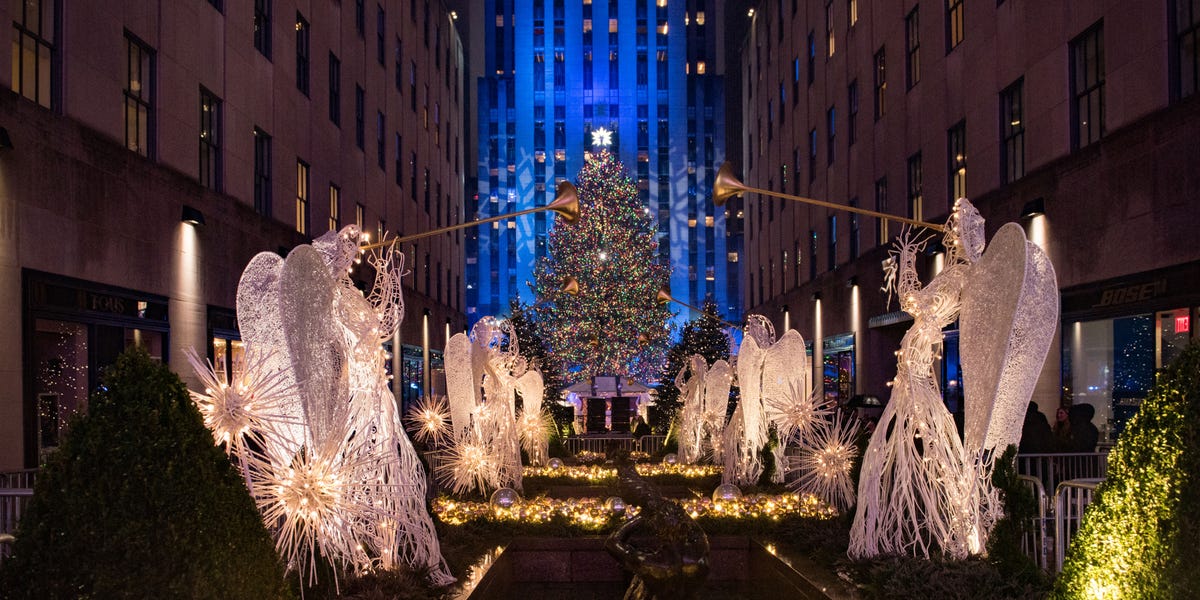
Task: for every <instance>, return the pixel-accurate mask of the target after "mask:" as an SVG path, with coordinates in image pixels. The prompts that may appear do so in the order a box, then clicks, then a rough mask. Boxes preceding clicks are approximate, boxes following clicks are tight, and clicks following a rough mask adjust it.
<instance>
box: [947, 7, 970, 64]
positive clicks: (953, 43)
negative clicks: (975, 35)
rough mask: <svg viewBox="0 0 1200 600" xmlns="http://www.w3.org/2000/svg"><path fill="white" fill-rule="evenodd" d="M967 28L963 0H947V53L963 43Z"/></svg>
mask: <svg viewBox="0 0 1200 600" xmlns="http://www.w3.org/2000/svg"><path fill="white" fill-rule="evenodd" d="M965 28H966V18H965V12H964V8H963V0H946V54H949V53H950V51H951V50H954V49H955V48H957V47H958V45H959V44H961V43H962V41H963V37H964V36H965V34H966V31H965Z"/></svg>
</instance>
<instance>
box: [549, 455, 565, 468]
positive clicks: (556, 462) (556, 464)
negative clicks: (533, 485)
mask: <svg viewBox="0 0 1200 600" xmlns="http://www.w3.org/2000/svg"><path fill="white" fill-rule="evenodd" d="M546 466H548V467H550V468H551V469H555V470H557V469H561V468H562V466H563V464H562V459H559V458H552V459H550V462H548V463H546Z"/></svg>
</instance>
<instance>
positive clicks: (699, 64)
mask: <svg viewBox="0 0 1200 600" xmlns="http://www.w3.org/2000/svg"><path fill="white" fill-rule="evenodd" d="M704 71H705V63H704V61H702V60H701V61H698V62H697V63H696V73H697V74H699V75H703V74H704Z"/></svg>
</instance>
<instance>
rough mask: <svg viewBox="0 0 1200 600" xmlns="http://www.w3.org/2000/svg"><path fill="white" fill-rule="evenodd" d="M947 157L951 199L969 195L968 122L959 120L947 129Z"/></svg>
mask: <svg viewBox="0 0 1200 600" xmlns="http://www.w3.org/2000/svg"><path fill="white" fill-rule="evenodd" d="M946 147H947V151H946V157H947V158H948V159H949V162H950V165H949V166H950V168H949V174H950V177H949V179H950V181H949V186H948V187H949V191H950V194H949V196H950V198H949V201H950V203H951V205H953V203H954V201H955V200H957V199H959V198H964V197H966V195H967V122H966V121H959V122H958V123H957V124H955V125H954V126H953V127H951V128H950V129H949V130H947V131H946Z"/></svg>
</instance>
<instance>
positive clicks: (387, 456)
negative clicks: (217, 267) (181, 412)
mask: <svg viewBox="0 0 1200 600" xmlns="http://www.w3.org/2000/svg"><path fill="white" fill-rule="evenodd" d="M360 239H362V236H361V234H360V232H359V230H358V228H357V226H353V225H352V226H349V227H346V228H344V229H343V230H342V231H340V232H329V233H327V234H325V235H323V236H321V237H320V238H318V239H317V240H315V241H314V242H313V243H312V245H311V246H310V245H302V246H298V247H297V248H295V249H294V250H292V252H291V253H290V254H289V255H288V257H287V259H286V260H283V259H280V258H279V257H278V256H276V255H274V254H270V253H262V254H259V255H258V256H255V257H254V259H252V260H251V261H250V264H249V265H248V266H247V267H246V270H245V272H243V274H242V279H241V281H240V283H239V286H238V294H237V297H238V324H239V327H240V329H241V331H242V334H243V339H244V340H245V341H246V346H247V357H248V362H247V364H246V366H245V368H244V369H243V374H242V376H241V377H240V379H239V380H238V381H240V382H241V383H238V381H235V382H234V385H233V386H232V387H233V389H234V390H235V391H236V390H239V389H246V390H247V394H249V395H250V396H253V397H254V398H256V399H258V400H255V401H254V402H250V403H246V402H245V401H244V396H245V395H244V394H242V393H241V392H237V393H238V396H237V397H235V396H234V395H232V394H224V395H220V397H219V398H218V397H217V396H214V394H213V393H209V392H206V393H205V394H202V395H197V402H198V403H200V404H201V407H202V410H204V408H205V407H206V406H207V407H208V409H209V412H210V413H211V414H213V415H214V416H213V418H212V419H211V421H212V422H213V423H216V424H217V425H218V427H219V430H217V429H214V435H217V436H219V437H224V436H225V435H229V437H230V438H231V439H236V436H238V435H241V436H244V437H245V438H247V439H250V440H254V442H255V443H253V444H251V443H244V444H237V445H235V448H234V449H235V451H237V459H238V460H237V462H238V464H239V466H240V467H241V468H242V470H243V474H244V475H245V477H246V479H247V482H248V486H249V489H250V492H251V495H252V496H253V497H254V499H255V502H256V503H257V504H258V506H259V510H260V511H261V512H262V513H263V517H264V521H265V522H266V524H267V526H268V528H269V529H270V530H271V531H272V532H273V533H274V536H275V540H276V547H277V549H278V550H279V552H280V555H281V556H282V557H283V558H284V560H285V562H286V564H287V566H288V568H289V569H290V570H294V571H296V572H298V573H300V574H301V577H304V576H305V575H306V574H307V576H308V578H309V580H310V581H315V579H316V573H315V569H314V565H315V563H316V561H317V557H318V555H321V556H323V557H324V558H326V559H328V560H329V561H331V562H333V563H335V564H340V565H342V566H343V567H345V568H347V569H350V570H353V571H356V572H363V571H367V570H371V569H374V568H393V567H396V566H399V565H401V564H404V565H407V566H409V567H412V568H415V569H418V570H422V571H425V572H427V573H428V574H429V577H430V580H431V582H432V583H434V584H437V585H443V584H447V583H450V582H452V581H453V577H451V576H450V573H449V570H448V569H447V568H446V564H445V562H444V561H443V560H442V556H441V551H440V549H439V546H438V540H437V534H436V531H435V530H434V528H433V521H432V519H431V517H430V515H429V513H428V511H427V510H426V507H425V475H424V473H423V470H422V467H421V463H420V461H419V460H418V458H417V456H416V451H415V450H414V449H413V447H412V444H411V443H410V442H409V440H408V437H407V436H406V435H405V434H404V431H403V427H402V425H401V420H400V415H399V414H398V411H397V410H396V400H395V397H394V396H393V395H392V393H391V391H390V388H389V384H388V381H389V379H390V377H389V376H388V374H387V372H386V370H385V368H384V365H385V364H386V362H387V358H388V357H389V355H388V353H387V352H386V351H385V350H384V348H383V342H384V341H385V340H388V339H390V338H391V337H392V336H393V335H394V333H395V330H396V327H397V326H398V325H399V323H400V321H401V319H402V318H403V314H404V307H403V299H402V297H401V293H400V277H401V276H402V275H403V274H404V270H403V255H401V254H394V253H392V252H390V251H384V250H378V249H377V250H376V251H374V252H372V253H371V254H370V255H369V256H367V257H366V259H367V260H368V262H369V263H370V265H371V266H372V267H373V269H374V271H375V282H374V285H373V286H372V288H371V292H370V294H369V295H368V296H364V295H363V294H362V292H360V291H359V290H358V289H357V288H356V287H355V286H354V283H353V282H352V281H351V280H350V278H349V276H348V273H349V271H350V269H351V265H353V264H355V263H356V262H359V261H361V260H362V257H360V256H359V241H360ZM255 353H258V354H255ZM198 362H199V361H198V359H197V360H196V361H195V363H194V364H196V363H198ZM197 366H198V367H204V368H201V369H198V371H199V372H200V373H201V378H202V379H205V384H206V386H207V388H208V389H210V390H213V391H214V392H215V391H217V390H219V389H220V386H217V387H213V386H212V385H211V384H212V383H213V382H214V381H215V380H214V379H212V378H211V377H210V375H211V373H210V372H211V366H208V365H197ZM217 383H220V382H217ZM298 383H302V384H303V385H298ZM256 390H257V391H256ZM264 395H265V396H267V397H268V398H267V399H268V400H270V401H269V402H266V403H264V404H262V405H260V404H259V400H261V399H262V398H263V396H264ZM217 402H221V403H224V404H223V405H224V406H225V407H226V408H225V409H223V410H226V411H227V412H226V414H225V415H224V416H220V417H219V418H218V417H217V416H216V411H217V410H218V409H217V406H218V404H217ZM239 402H240V404H238V403H239ZM268 409H269V410H268ZM238 431H243V432H244V433H241V434H239V433H237V432H238Z"/></svg>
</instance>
